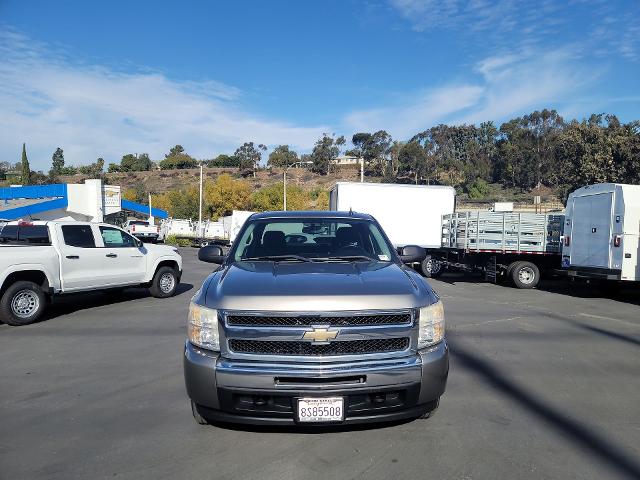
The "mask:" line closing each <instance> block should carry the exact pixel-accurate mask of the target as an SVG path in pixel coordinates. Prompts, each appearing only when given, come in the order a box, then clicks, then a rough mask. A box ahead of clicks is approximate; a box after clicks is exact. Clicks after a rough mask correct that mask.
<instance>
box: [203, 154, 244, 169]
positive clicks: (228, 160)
mask: <svg viewBox="0 0 640 480" xmlns="http://www.w3.org/2000/svg"><path fill="white" fill-rule="evenodd" d="M205 164H206V165H207V167H237V166H238V165H239V162H238V159H237V158H236V157H234V156H233V155H226V154H224V153H222V154H220V155H218V156H217V157H216V158H213V159H211V160H207V161H206V162H205Z"/></svg>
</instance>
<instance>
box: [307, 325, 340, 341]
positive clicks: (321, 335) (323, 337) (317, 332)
mask: <svg viewBox="0 0 640 480" xmlns="http://www.w3.org/2000/svg"><path fill="white" fill-rule="evenodd" d="M337 336H338V330H333V331H329V330H328V329H326V328H314V329H313V330H311V331H310V332H304V335H303V336H302V339H303V340H311V341H313V342H318V343H320V342H328V341H329V340H333V339H334V338H336V337H337Z"/></svg>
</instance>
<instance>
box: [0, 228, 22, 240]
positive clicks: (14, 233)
mask: <svg viewBox="0 0 640 480" xmlns="http://www.w3.org/2000/svg"><path fill="white" fill-rule="evenodd" d="M17 240H18V226H17V225H5V226H4V228H3V229H2V231H1V232H0V243H15V242H16V241H17Z"/></svg>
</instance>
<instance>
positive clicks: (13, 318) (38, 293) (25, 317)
mask: <svg viewBox="0 0 640 480" xmlns="http://www.w3.org/2000/svg"><path fill="white" fill-rule="evenodd" d="M46 301H47V300H46V297H45V295H44V292H43V291H42V289H41V288H40V286H39V285H37V284H35V283H33V282H28V281H19V282H16V283H14V284H13V285H11V286H10V287H9V288H7V290H6V291H5V292H4V295H3V296H2V299H0V315H1V316H2V320H3V321H4V322H5V323H7V324H9V325H12V326H14V327H17V326H20V325H28V324H29V323H33V322H35V321H36V320H38V318H40V316H41V315H42V313H43V312H44V308H45V305H46Z"/></svg>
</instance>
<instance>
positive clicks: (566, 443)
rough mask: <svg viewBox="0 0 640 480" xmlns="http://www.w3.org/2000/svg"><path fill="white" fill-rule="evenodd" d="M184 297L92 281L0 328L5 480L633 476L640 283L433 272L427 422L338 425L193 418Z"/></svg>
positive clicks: (186, 286)
mask: <svg viewBox="0 0 640 480" xmlns="http://www.w3.org/2000/svg"><path fill="white" fill-rule="evenodd" d="M183 255H184V260H185V274H184V276H183V279H182V280H183V284H182V285H181V289H180V294H179V295H177V296H176V297H173V298H170V299H164V300H161V299H155V298H151V297H149V296H148V295H147V294H146V292H145V291H143V290H132V291H127V292H125V293H124V294H122V295H120V296H115V295H110V294H104V293H95V294H91V295H88V296H77V297H70V298H66V299H64V300H62V301H61V302H59V303H57V304H56V305H55V306H54V308H52V310H51V312H50V314H49V315H48V317H47V318H46V319H45V320H44V321H42V322H40V323H38V324H35V325H30V326H26V327H19V328H15V327H9V326H7V325H0V359H1V362H2V376H1V377H0V478H1V479H31V478H60V479H72V478H92V479H96V478H114V477H116V478H135V479H142V478H198V479H200V478H216V479H223V478H233V479H241V478H278V479H301V478H336V479H344V478H366V479H373V478H384V479H388V478H397V479H403V478H412V479H417V478H453V479H485V478H486V479H496V478H505V479H514V478H518V479H523V478H532V479H540V478H594V479H595V478H597V479H602V478H638V477H640V461H639V460H638V459H639V458H640V441H639V440H640V306H638V304H639V303H640V295H639V294H638V293H637V291H636V292H633V291H631V292H629V293H622V294H621V295H620V296H616V297H615V298H601V297H600V296H598V293H597V291H595V290H593V289H588V288H584V287H582V288H577V287H574V286H572V285H571V284H569V283H561V282H556V283H554V284H551V285H550V286H549V287H548V289H547V290H535V291H526V290H515V289H512V288H507V287H501V286H496V285H491V284H486V283H480V282H476V279H475V278H472V277H461V276H456V275H445V276H443V277H442V278H441V279H440V280H433V281H431V283H432V284H433V286H434V287H435V288H436V290H437V291H438V292H439V293H440V295H441V296H442V297H443V299H444V301H445V308H446V311H447V322H448V339H449V342H450V346H451V353H452V356H451V371H450V376H449V384H448V387H447V392H446V393H445V396H444V397H443V399H442V402H441V405H440V409H439V411H438V413H437V414H436V415H435V417H433V418H431V419H429V420H416V421H412V422H404V423H396V424H392V425H382V426H376V427H375V428H374V427H366V428H354V429H347V430H330V431H323V432H322V433H317V432H316V431H299V430H278V429H271V430H264V429H247V428H246V427H235V428H234V427H220V426H205V427H203V426H199V425H196V423H195V422H194V421H193V419H192V417H191V412H190V409H189V404H188V401H187V397H186V394H185V391H184V385H183V377H182V363H181V361H182V360H181V355H182V346H183V342H184V335H185V315H186V307H187V304H188V302H189V299H190V297H191V295H192V294H193V293H194V292H195V291H196V290H197V288H198V287H199V286H200V284H201V282H202V279H203V278H204V277H205V276H206V274H207V273H208V272H209V271H210V270H211V266H210V265H207V264H202V263H198V261H197V260H196V255H195V250H191V249H185V250H184V251H183Z"/></svg>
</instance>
